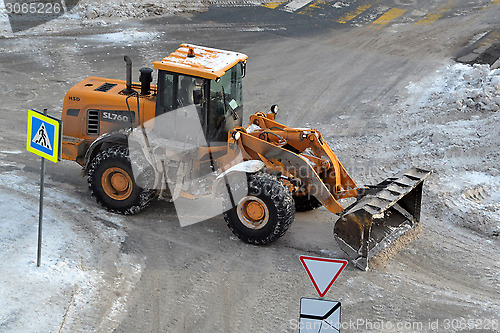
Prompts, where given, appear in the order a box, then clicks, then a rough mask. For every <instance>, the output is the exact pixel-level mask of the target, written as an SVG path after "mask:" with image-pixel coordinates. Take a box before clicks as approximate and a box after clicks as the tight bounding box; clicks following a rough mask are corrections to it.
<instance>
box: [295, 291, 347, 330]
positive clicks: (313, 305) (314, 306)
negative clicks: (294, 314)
mask: <svg viewBox="0 0 500 333" xmlns="http://www.w3.org/2000/svg"><path fill="white" fill-rule="evenodd" d="M313 332H314V333H333V332H335V333H338V332H340V302H337V301H328V300H324V299H314V298H305V297H303V298H301V299H300V323H299V333H313Z"/></svg>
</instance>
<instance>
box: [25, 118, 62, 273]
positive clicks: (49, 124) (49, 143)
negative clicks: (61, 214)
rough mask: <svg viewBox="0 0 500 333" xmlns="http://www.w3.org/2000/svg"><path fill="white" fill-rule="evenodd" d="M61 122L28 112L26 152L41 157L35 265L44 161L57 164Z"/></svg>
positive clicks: (39, 251) (39, 255)
mask: <svg viewBox="0 0 500 333" xmlns="http://www.w3.org/2000/svg"><path fill="white" fill-rule="evenodd" d="M61 133H62V123H61V120H59V119H56V118H53V117H50V116H47V109H44V110H43V114H42V113H41V112H38V111H36V110H28V134H27V138H26V150H28V151H29V152H32V153H34V154H36V155H38V156H40V157H41V167H40V205H39V209H38V248H37V257H36V265H37V267H40V265H41V264H42V221H43V190H44V182H45V159H48V160H49V161H52V162H54V163H57V161H58V160H60V158H61V144H62V142H61Z"/></svg>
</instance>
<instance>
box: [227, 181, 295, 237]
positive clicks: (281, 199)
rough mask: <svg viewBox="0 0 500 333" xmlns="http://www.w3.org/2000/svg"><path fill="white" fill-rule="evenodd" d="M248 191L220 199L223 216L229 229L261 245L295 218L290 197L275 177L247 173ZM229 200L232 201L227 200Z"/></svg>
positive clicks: (286, 228) (284, 229) (278, 233)
mask: <svg viewBox="0 0 500 333" xmlns="http://www.w3.org/2000/svg"><path fill="white" fill-rule="evenodd" d="M247 179H248V193H247V194H246V195H243V196H242V195H239V196H238V194H236V193H234V194H233V196H232V198H230V197H229V195H228V196H227V197H225V198H224V206H225V208H226V211H225V213H224V219H225V220H226V222H227V225H228V227H229V229H231V231H232V232H233V233H234V234H235V235H236V236H238V238H240V239H241V240H243V241H244V242H246V243H250V244H256V245H264V244H268V243H271V242H273V241H275V240H276V239H278V238H280V237H281V236H283V235H284V234H285V232H286V231H287V230H288V228H289V227H290V225H291V224H292V222H293V219H294V217H295V206H294V202H293V198H292V195H291V193H290V192H289V191H288V189H287V188H286V187H285V185H283V183H282V182H281V181H280V180H278V179H277V178H276V177H275V176H272V175H270V174H268V173H265V172H258V173H255V174H248V175H247ZM231 199H232V200H231Z"/></svg>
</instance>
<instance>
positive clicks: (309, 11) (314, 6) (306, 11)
mask: <svg viewBox="0 0 500 333" xmlns="http://www.w3.org/2000/svg"><path fill="white" fill-rule="evenodd" d="M328 4H329V3H328V2H326V1H323V0H319V1H315V2H313V3H312V4H310V5H309V6H307V7H306V8H304V9H302V10H301V11H300V12H298V13H297V14H302V15H307V16H310V17H312V12H313V11H314V10H316V9H320V10H321V9H325V5H328Z"/></svg>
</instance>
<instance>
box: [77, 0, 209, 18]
mask: <svg viewBox="0 0 500 333" xmlns="http://www.w3.org/2000/svg"><path fill="white" fill-rule="evenodd" d="M207 8H208V6H207V2H206V1H202V0H190V1H186V0H170V1H163V2H158V1H156V2H155V1H150V0H138V1H134V2H133V3H131V2H126V1H123V0H111V1H106V2H102V1H95V0H83V1H80V3H79V4H78V6H77V7H76V8H75V9H74V10H73V12H74V13H80V14H81V16H82V18H84V19H87V20H94V19H106V18H136V17H138V18H144V17H150V16H158V15H166V14H174V13H178V12H192V11H201V10H205V9H207Z"/></svg>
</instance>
